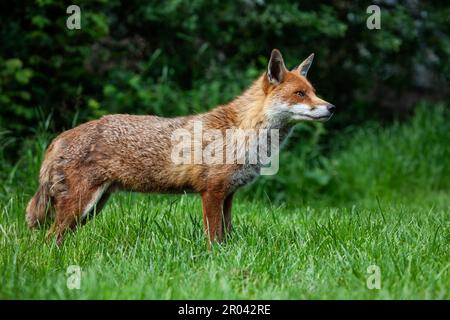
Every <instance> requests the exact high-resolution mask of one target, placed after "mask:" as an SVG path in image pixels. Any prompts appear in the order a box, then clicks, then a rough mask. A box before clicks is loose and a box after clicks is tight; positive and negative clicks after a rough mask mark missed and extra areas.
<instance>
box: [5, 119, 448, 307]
mask: <svg viewBox="0 0 450 320" xmlns="http://www.w3.org/2000/svg"><path fill="white" fill-rule="evenodd" d="M436 117H440V118H441V117H442V114H438V115H437V116H436ZM419 120H420V119H419ZM419 120H417V119H413V120H412V122H411V123H409V124H407V125H405V126H399V127H397V128H390V129H383V130H384V131H382V132H381V133H374V132H372V131H367V132H365V133H364V134H363V133H361V134H358V135H355V137H353V138H352V140H351V143H349V145H350V146H347V147H345V148H344V149H343V151H339V152H336V153H333V154H332V155H330V159H331V160H330V161H331V163H332V167H331V168H330V167H321V168H316V169H317V170H319V169H320V170H325V169H326V168H328V169H327V170H329V171H330V172H335V173H333V176H332V178H330V179H331V180H330V181H328V182H327V185H325V186H322V187H321V188H319V187H317V186H316V187H315V188H316V189H313V190H314V192H312V194H313V195H315V197H313V196H312V195H309V193H308V191H307V187H308V186H307V185H304V183H303V185H299V186H298V187H296V185H295V184H294V182H292V183H290V184H289V185H286V186H284V185H283V183H287V182H286V181H288V182H289V179H294V178H292V177H291V176H292V175H291V174H290V173H289V172H290V170H293V171H295V170H296V168H295V167H289V166H288V165H285V166H283V159H281V166H282V170H281V172H280V175H281V177H285V179H284V180H283V181H281V182H280V181H275V180H274V181H271V180H270V179H269V178H262V181H260V182H258V183H256V184H254V185H252V186H250V187H248V188H247V190H246V191H244V192H243V193H241V194H240V195H239V196H238V198H237V199H236V200H235V206H234V211H233V213H234V216H233V217H234V230H233V234H232V237H231V238H230V239H228V241H227V242H226V243H225V244H222V245H215V246H214V247H213V249H212V250H211V251H208V250H207V247H206V240H205V237H204V235H203V231H202V222H201V205H200V199H199V198H198V197H196V196H193V195H183V196H156V195H151V196H146V195H139V194H129V193H122V194H116V195H114V196H113V198H112V200H111V201H110V202H109V203H108V205H107V206H106V208H105V209H104V211H102V213H101V214H99V215H98V216H97V217H95V219H93V220H92V221H90V222H89V223H87V224H86V225H85V226H84V227H82V228H79V229H78V230H77V231H75V232H72V233H69V234H68V235H67V237H66V241H65V242H64V243H63V245H62V246H61V247H57V246H56V245H54V244H53V243H47V242H45V241H44V236H45V232H46V230H45V229H41V230H38V231H33V232H31V231H29V230H27V228H26V226H25V221H24V211H25V206H26V203H27V201H28V199H29V197H30V196H31V193H32V192H33V188H34V187H35V186H36V181H35V180H36V177H37V170H38V166H39V162H40V158H39V157H37V156H34V154H35V153H33V151H32V150H33V149H30V150H29V152H28V153H27V152H24V153H25V156H24V159H23V160H21V161H20V163H19V164H17V165H16V166H13V167H10V168H5V169H4V170H5V172H7V173H6V174H5V175H4V176H3V177H4V179H5V181H4V186H3V190H4V191H3V192H2V194H1V197H0V209H1V215H0V279H1V280H0V281H1V282H0V298H2V299H10V298H21V299H22V298H27V299H166V298H169V299H172V298H173V299H214V298H219V299H220V298H223V299H233V298H234V299H253V298H255V299H256V298H257V299H283V298H286V299H325V298H331V299H352V298H356V299H392V298H393V299H443V298H445V299H450V285H449V284H450V251H449V245H450V224H449V221H450V219H449V217H450V210H449V208H450V207H449V203H450V201H449V200H450V196H449V192H448V191H449V189H448V180H449V176H448V163H446V161H447V162H448V160H449V159H448V158H447V157H448V154H449V150H448V141H449V140H448V139H447V138H448V131H449V130H448V124H447V123H446V122H445V121H446V120H445V118H444V119H443V120H442V121H438V123H437V124H436V121H434V122H433V121H431V120H430V119H429V118H426V119H422V120H420V121H419ZM435 120H436V119H435ZM427 121H428V122H430V121H431V124H433V125H431V124H430V123H428V122H427ZM426 123H428V125H427V129H426V130H425V129H423V127H424V124H426ZM418 128H422V129H420V132H422V133H420V132H418V130H419V129H418ZM368 132H372V133H368ZM369 136H370V137H369ZM368 137H369V138H368ZM37 144H39V143H37ZM26 154H28V156H27V155H26ZM289 157H292V155H289V154H287V155H286V158H284V159H285V160H286V159H290V158H289ZM284 163H286V161H285V162H284ZM386 164H388V166H386ZM383 168H384V169H383ZM283 170H284V171H283ZM305 170H306V169H305ZM307 170H312V169H310V168H309V169H308V168H307ZM408 172H409V174H408ZM294 180H295V179H294ZM280 187H285V188H286V190H287V191H286V192H287V194H288V196H287V198H286V199H289V200H284V201H280V202H277V203H272V202H271V201H270V200H269V199H271V197H263V196H258V194H259V193H260V191H261V190H266V191H268V192H269V191H270V190H271V189H275V188H280ZM313 187H314V186H311V188H313ZM309 190H311V189H309ZM249 193H254V194H255V196H254V197H249V196H248V194H249ZM296 196H297V197H298V198H299V200H298V201H295V198H296ZM304 197H306V200H305V199H304ZM321 197H323V199H322V200H320V198H321ZM300 198H302V199H300ZM70 265H78V266H80V267H81V269H82V277H81V283H80V289H79V290H69V289H68V287H67V285H66V281H67V279H68V276H67V275H66V271H67V268H68V266H70ZM372 265H375V266H377V267H378V268H379V270H380V274H381V288H380V289H379V290H378V289H372V290H370V289H368V287H367V279H368V277H369V276H371V275H372V274H370V273H368V272H367V269H368V267H369V266H372Z"/></svg>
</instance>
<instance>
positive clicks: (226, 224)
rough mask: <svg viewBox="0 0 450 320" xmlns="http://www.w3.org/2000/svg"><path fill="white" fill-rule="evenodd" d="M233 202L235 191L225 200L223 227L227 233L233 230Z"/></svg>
mask: <svg viewBox="0 0 450 320" xmlns="http://www.w3.org/2000/svg"><path fill="white" fill-rule="evenodd" d="M232 203H233V193H230V194H229V195H227V197H226V198H225V201H224V202H223V229H224V231H225V235H228V234H230V232H231V207H232Z"/></svg>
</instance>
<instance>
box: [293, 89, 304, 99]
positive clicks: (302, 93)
mask: <svg viewBox="0 0 450 320" xmlns="http://www.w3.org/2000/svg"><path fill="white" fill-rule="evenodd" d="M295 94H296V95H298V96H299V97H304V96H306V93H305V91H303V90H300V91H297V92H296V93H295Z"/></svg>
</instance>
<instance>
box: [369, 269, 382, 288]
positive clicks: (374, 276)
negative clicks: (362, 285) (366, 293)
mask: <svg viewBox="0 0 450 320" xmlns="http://www.w3.org/2000/svg"><path fill="white" fill-rule="evenodd" d="M367 274H368V275H369V276H368V277H367V281H366V284H367V289H369V290H373V289H377V290H380V289H381V270H380V267H379V266H377V265H370V266H368V267H367Z"/></svg>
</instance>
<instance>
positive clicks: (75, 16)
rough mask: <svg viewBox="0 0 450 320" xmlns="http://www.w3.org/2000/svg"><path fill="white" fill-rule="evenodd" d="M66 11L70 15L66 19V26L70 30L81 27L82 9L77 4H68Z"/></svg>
mask: <svg viewBox="0 0 450 320" xmlns="http://www.w3.org/2000/svg"><path fill="white" fill-rule="evenodd" d="M66 13H67V14H70V16H69V17H68V18H67V20H66V26H67V29H69V30H75V29H76V30H80V29H81V9H80V7H79V6H77V5H74V4H73V5H71V6H68V7H67V9H66Z"/></svg>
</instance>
